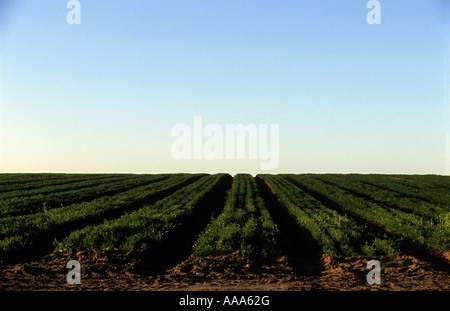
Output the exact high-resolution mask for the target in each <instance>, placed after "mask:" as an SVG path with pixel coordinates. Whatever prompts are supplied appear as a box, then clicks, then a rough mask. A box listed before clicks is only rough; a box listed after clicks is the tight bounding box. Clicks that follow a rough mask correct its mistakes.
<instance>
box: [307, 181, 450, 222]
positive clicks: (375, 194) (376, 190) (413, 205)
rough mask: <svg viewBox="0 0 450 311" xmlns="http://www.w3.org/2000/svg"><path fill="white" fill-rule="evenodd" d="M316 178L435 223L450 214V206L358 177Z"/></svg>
mask: <svg viewBox="0 0 450 311" xmlns="http://www.w3.org/2000/svg"><path fill="white" fill-rule="evenodd" d="M315 178H317V179H319V180H322V181H326V182H331V183H333V184H336V185H338V186H339V187H341V188H343V189H344V190H346V189H348V190H350V191H354V192H355V193H356V194H360V195H363V196H365V197H367V198H368V199H370V200H373V201H376V202H380V203H387V204H388V205H390V206H392V207H394V208H395V207H397V208H398V209H401V210H404V211H408V212H411V213H415V214H417V215H419V216H421V217H425V218H431V219H433V220H435V221H439V218H440V217H442V216H445V214H447V213H450V208H449V206H445V205H442V204H436V203H431V202H429V201H426V200H423V199H418V198H416V197H414V196H407V195H405V194H404V193H400V192H398V191H393V190H392V191H390V190H386V189H382V188H380V187H377V186H374V185H371V184H369V183H364V182H361V181H359V180H358V178H357V177H356V178H349V177H348V176H346V175H335V174H333V175H331V174H327V175H316V176H315Z"/></svg>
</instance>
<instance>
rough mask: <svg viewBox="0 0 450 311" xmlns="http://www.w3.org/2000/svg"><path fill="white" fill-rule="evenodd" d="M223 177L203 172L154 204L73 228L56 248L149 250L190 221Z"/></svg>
mask: <svg viewBox="0 0 450 311" xmlns="http://www.w3.org/2000/svg"><path fill="white" fill-rule="evenodd" d="M223 178H225V174H217V175H207V176H203V177H202V178H200V179H198V180H197V181H195V182H193V183H190V184H189V185H187V186H185V187H183V188H181V189H179V190H177V191H176V192H174V193H173V194H171V195H169V196H167V197H165V198H163V199H161V200H159V201H157V202H156V203H154V204H146V205H144V206H143V207H141V208H140V209H138V210H135V211H133V212H131V213H127V214H124V215H122V216H121V217H120V218H117V219H111V220H105V221H104V222H103V223H102V224H99V225H95V226H87V227H85V228H83V229H80V230H76V231H73V232H71V233H70V234H69V235H68V236H67V237H65V238H64V239H63V240H62V241H61V242H58V243H56V245H55V250H56V251H57V252H67V251H69V250H84V249H93V248H95V249H104V250H121V251H131V250H134V251H142V252H148V251H150V250H152V248H153V247H155V246H156V245H159V246H160V245H161V243H162V240H163V238H164V237H166V236H167V235H168V234H170V233H171V232H173V231H174V230H176V229H177V228H178V227H180V226H182V225H183V224H185V223H189V221H190V218H189V216H192V215H193V213H194V211H195V210H196V209H197V208H198V206H199V205H200V204H202V203H203V200H205V198H206V197H207V195H209V194H210V193H211V192H212V191H214V190H216V189H217V188H218V187H219V186H220V183H221V182H222V180H223Z"/></svg>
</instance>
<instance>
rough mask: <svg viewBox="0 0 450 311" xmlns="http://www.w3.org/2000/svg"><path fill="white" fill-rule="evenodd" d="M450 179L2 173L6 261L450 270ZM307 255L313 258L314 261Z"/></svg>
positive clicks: (0, 247)
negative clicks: (406, 265)
mask: <svg viewBox="0 0 450 311" xmlns="http://www.w3.org/2000/svg"><path fill="white" fill-rule="evenodd" d="M449 250H450V177H444V176H437V175H375V174H374V175H362V174H279V175H272V174H260V175H257V176H252V175H250V174H237V175H235V176H231V175H229V174H225V173H223V174H181V173H180V174H139V175H138V174H1V175H0V259H1V262H2V263H3V264H13V263H18V262H21V261H24V260H25V259H24V258H26V259H27V260H29V259H30V258H41V257H42V256H47V255H58V254H74V253H80V252H89V251H105V252H114V253H115V254H130V253H132V254H139V255H140V256H144V257H145V258H147V259H149V260H152V258H156V260H159V261H164V262H167V264H168V265H169V266H170V265H172V266H175V265H177V264H179V263H180V262H182V260H183V259H185V258H186V257H187V256H195V258H202V257H203V258H214V256H216V257H215V258H221V257H220V256H225V257H226V256H236V254H238V255H237V256H238V257H240V258H241V259H242V260H244V259H245V260H247V259H248V260H252V261H256V262H270V261H271V260H274V258H281V257H283V256H287V257H288V258H289V259H290V260H291V261H292V262H293V263H294V262H295V259H296V258H297V259H299V260H297V263H296V264H297V265H302V263H303V264H305V262H307V263H309V264H311V261H314V260H320V257H321V256H329V257H330V258H335V259H339V258H357V257H358V256H362V257H364V258H369V257H371V258H377V259H385V258H390V259H391V260H392V259H393V258H396V256H398V255H399V254H407V255H410V256H414V257H417V258H420V260H425V261H428V262H432V263H434V264H437V265H439V266H441V267H444V266H446V267H448V264H449V260H448V258H449V256H448V254H449ZM305 258H307V259H308V260H309V261H308V260H307V261H304V260H303V261H302V259H305Z"/></svg>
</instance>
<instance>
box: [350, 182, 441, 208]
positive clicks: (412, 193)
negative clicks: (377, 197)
mask: <svg viewBox="0 0 450 311" xmlns="http://www.w3.org/2000/svg"><path fill="white" fill-rule="evenodd" d="M445 177H447V176H435V177H434V178H432V177H431V176H417V175H412V176H409V177H407V176H404V177H403V178H402V177H401V176H398V177H394V176H387V175H362V174H361V175H353V176H349V179H355V180H357V181H359V182H361V183H366V184H368V185H371V186H374V187H378V188H380V189H383V190H387V191H392V192H395V193H396V194H397V195H398V196H400V197H401V196H403V197H407V198H412V199H417V200H421V201H423V202H429V203H431V204H436V205H439V206H440V208H441V209H446V210H447V212H449V211H450V187H449V186H445V182H448V179H450V178H445Z"/></svg>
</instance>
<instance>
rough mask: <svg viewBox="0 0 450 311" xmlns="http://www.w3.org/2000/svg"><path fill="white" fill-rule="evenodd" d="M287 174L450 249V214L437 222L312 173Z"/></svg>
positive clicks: (352, 207)
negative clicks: (325, 181) (353, 191)
mask: <svg viewBox="0 0 450 311" xmlns="http://www.w3.org/2000/svg"><path fill="white" fill-rule="evenodd" d="M284 176H285V177H286V178H288V179H289V180H293V181H294V182H296V183H299V184H301V185H303V186H306V187H308V188H310V189H312V190H314V191H315V192H316V193H318V194H320V195H322V196H325V197H327V198H329V199H330V200H332V201H333V202H335V203H336V204H338V205H340V206H341V207H342V208H344V209H346V210H348V211H351V212H353V213H354V214H357V215H359V216H360V217H362V218H363V219H365V220H367V221H370V222H372V223H376V224H379V225H381V226H382V227H384V228H386V229H388V230H390V231H393V232H396V233H398V234H400V235H402V236H403V237H407V238H410V239H412V240H416V241H419V242H422V243H426V244H428V245H429V246H431V247H433V248H435V249H437V250H448V249H450V217H449V216H448V214H447V215H445V216H444V217H440V218H439V220H438V221H433V220H430V219H425V218H423V217H420V216H418V215H416V214H413V213H408V212H405V211H402V210H399V209H396V208H392V207H389V206H386V205H384V204H380V203H377V202H374V201H371V200H367V199H365V198H361V197H359V196H357V195H355V194H354V193H352V192H351V191H347V190H344V189H341V188H339V187H336V186H332V185H329V184H327V183H324V182H323V181H320V180H318V179H316V178H313V177H312V176H308V175H290V174H289V175H284Z"/></svg>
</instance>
